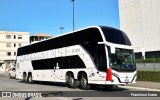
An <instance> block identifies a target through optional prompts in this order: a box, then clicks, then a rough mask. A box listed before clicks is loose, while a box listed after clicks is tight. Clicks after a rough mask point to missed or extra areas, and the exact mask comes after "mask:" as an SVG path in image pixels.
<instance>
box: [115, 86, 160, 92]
mask: <svg viewBox="0 0 160 100" xmlns="http://www.w3.org/2000/svg"><path fill="white" fill-rule="evenodd" d="M118 87H120V88H127V89H135V90H141V91H160V90H159V89H150V88H144V87H134V86H121V85H119V86H118Z"/></svg>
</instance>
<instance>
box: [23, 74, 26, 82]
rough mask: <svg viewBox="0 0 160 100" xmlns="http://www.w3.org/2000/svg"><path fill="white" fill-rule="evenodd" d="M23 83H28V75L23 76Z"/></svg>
mask: <svg viewBox="0 0 160 100" xmlns="http://www.w3.org/2000/svg"><path fill="white" fill-rule="evenodd" d="M23 82H25V83H27V75H26V74H25V73H24V74H23Z"/></svg>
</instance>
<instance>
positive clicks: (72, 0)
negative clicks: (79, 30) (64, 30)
mask: <svg viewBox="0 0 160 100" xmlns="http://www.w3.org/2000/svg"><path fill="white" fill-rule="evenodd" d="M74 1H75V0H71V2H72V3H73V31H74V30H75V26H74Z"/></svg>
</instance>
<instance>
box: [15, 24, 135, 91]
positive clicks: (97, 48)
mask: <svg viewBox="0 0 160 100" xmlns="http://www.w3.org/2000/svg"><path fill="white" fill-rule="evenodd" d="M136 73H137V71H136V64H135V56H134V51H133V46H132V45H131V42H130V40H129V38H128V37H127V35H126V34H125V33H124V32H122V31H120V30H118V29H115V28H111V27H106V26H93V27H88V28H85V29H81V30H78V31H74V32H71V33H68V34H65V35H62V36H58V37H53V38H50V39H48V40H44V41H40V42H37V43H33V44H30V45H27V46H24V47H21V48H19V49H18V53H17V61H16V78H17V79H22V80H24V81H25V82H29V83H33V81H50V82H65V83H66V84H67V86H68V87H70V88H76V87H79V88H81V89H89V88H90V87H91V86H95V85H104V86H105V87H107V88H111V87H112V86H113V85H118V84H129V83H135V81H136Z"/></svg>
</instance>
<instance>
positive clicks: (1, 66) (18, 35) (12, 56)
mask: <svg viewBox="0 0 160 100" xmlns="http://www.w3.org/2000/svg"><path fill="white" fill-rule="evenodd" d="M28 44H29V33H28V32H12V31H0V71H5V70H7V69H9V68H10V67H11V63H13V62H14V61H15V60H16V53H17V49H18V47H21V46H24V45H28Z"/></svg>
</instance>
